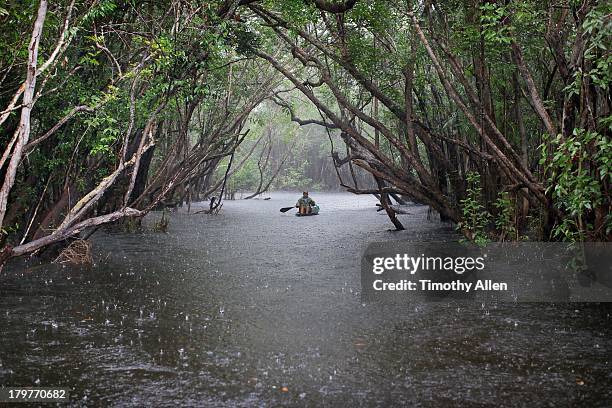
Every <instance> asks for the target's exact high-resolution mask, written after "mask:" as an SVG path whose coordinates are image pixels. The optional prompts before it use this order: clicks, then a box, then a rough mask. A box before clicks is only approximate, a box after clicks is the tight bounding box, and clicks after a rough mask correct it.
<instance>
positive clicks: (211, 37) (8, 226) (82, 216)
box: [0, 0, 277, 263]
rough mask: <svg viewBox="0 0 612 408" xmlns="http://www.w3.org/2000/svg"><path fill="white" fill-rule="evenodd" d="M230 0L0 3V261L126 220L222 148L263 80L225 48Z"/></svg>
mask: <svg viewBox="0 0 612 408" xmlns="http://www.w3.org/2000/svg"><path fill="white" fill-rule="evenodd" d="M238 3H239V2H237V1H233V2H231V1H219V2H212V3H207V4H206V5H200V4H199V3H197V2H191V3H190V2H157V3H146V4H144V3H142V4H138V3H131V2H115V1H103V2H98V1H92V2H82V3H81V2H76V1H71V2H59V3H55V4H53V5H49V4H48V3H47V1H44V0H42V1H40V2H30V3H28V4H27V7H23V5H21V4H14V5H12V4H11V5H9V8H8V9H5V8H3V9H2V11H3V14H2V15H1V16H0V19H2V20H3V28H2V30H0V35H1V36H2V37H1V38H2V39H1V41H2V48H3V53H2V55H3V58H2V62H1V64H2V65H1V66H0V73H1V74H2V78H1V80H2V89H3V93H2V95H1V96H0V101H1V102H2V106H5V107H6V108H3V110H2V113H1V115H2V116H1V117H0V124H1V125H2V129H3V133H2V139H3V143H4V150H3V155H2V161H1V162H0V166H1V167H0V168H1V171H2V179H3V182H2V187H1V189H0V224H1V225H2V241H3V242H4V248H3V249H2V255H1V257H0V263H3V262H5V261H6V260H7V259H8V258H11V257H14V256H19V255H22V254H25V253H29V252H33V251H36V250H38V249H40V248H43V247H45V246H47V245H49V244H51V243H54V242H58V241H62V240H64V239H65V238H67V237H70V236H73V235H77V234H78V233H79V232H81V231H83V230H84V229H86V228H88V227H92V226H97V225H101V224H104V223H108V222H112V221H115V220H118V219H121V218H123V217H126V216H127V217H140V216H142V215H144V214H146V212H148V211H149V210H150V209H151V208H153V207H155V206H156V205H158V203H159V202H160V201H162V200H164V199H166V198H168V197H171V196H172V195H174V194H180V193H182V192H184V191H190V189H192V188H193V186H194V185H198V183H202V180H204V179H206V175H207V174H210V173H212V172H214V169H215V167H216V165H217V164H218V163H219V160H221V159H222V158H223V157H226V156H229V155H232V154H233V152H234V151H235V149H236V148H237V146H238V145H239V144H240V142H241V141H242V140H243V138H244V135H242V129H243V126H244V123H245V121H246V118H247V117H248V115H249V113H250V111H251V110H252V109H253V108H254V107H255V106H257V104H258V103H260V102H261V101H262V100H264V99H265V98H266V97H268V96H269V94H270V92H271V91H272V89H274V88H275V87H276V85H277V79H276V77H277V74H276V73H275V72H274V71H273V70H271V69H266V66H265V64H263V63H261V62H257V61H252V60H245V59H244V58H241V57H240V56H239V54H238V53H237V52H236V49H240V47H242V46H243V44H242V43H243V41H244V38H243V37H241V36H242V35H243V34H244V30H243V29H242V28H241V27H240V25H239V24H238V22H236V21H234V20H233V19H234V18H235V10H236V7H237V6H238ZM5 7H6V6H5ZM32 15H33V17H32ZM32 18H33V19H32ZM32 22H33V26H32V25H31V24H32ZM32 27H33V28H32ZM23 38H28V42H27V43H26V42H25V41H24V40H23ZM5 50H6V51H5ZM41 61H42V62H41ZM181 199H182V196H181Z"/></svg>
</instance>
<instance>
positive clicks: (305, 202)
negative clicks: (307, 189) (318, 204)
mask: <svg viewBox="0 0 612 408" xmlns="http://www.w3.org/2000/svg"><path fill="white" fill-rule="evenodd" d="M307 205H310V206H313V205H315V202H314V200H313V199H312V198H310V197H302V198H300V199H299V200H298V201H297V204H296V206H297V207H302V206H307Z"/></svg>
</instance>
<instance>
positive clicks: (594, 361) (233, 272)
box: [0, 193, 612, 406]
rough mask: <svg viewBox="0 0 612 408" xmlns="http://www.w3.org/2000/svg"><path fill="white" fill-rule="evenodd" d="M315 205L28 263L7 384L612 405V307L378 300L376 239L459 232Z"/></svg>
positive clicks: (383, 400) (136, 393)
mask: <svg viewBox="0 0 612 408" xmlns="http://www.w3.org/2000/svg"><path fill="white" fill-rule="evenodd" d="M313 198H314V199H315V200H316V201H318V203H319V204H320V206H321V214H320V215H319V216H316V217H302V218H298V217H295V216H293V214H292V212H288V213H286V214H281V213H279V211H278V209H279V208H280V207H286V206H290V205H292V204H293V203H294V202H295V200H296V199H297V196H296V195H295V194H287V193H274V194H272V196H271V199H270V200H237V201H227V202H225V204H224V206H223V209H222V212H221V214H219V215H217V216H209V215H204V214H193V213H192V214H187V213H185V212H184V211H182V210H179V211H178V212H175V213H172V214H171V216H170V226H169V230H168V233H167V234H163V233H154V232H137V233H116V232H115V233H111V232H104V231H99V232H98V233H96V235H95V236H94V245H95V252H96V265H95V266H94V267H93V268H91V269H80V268H69V267H61V266H57V265H52V266H48V265H47V266H33V265H25V266H24V265H22V264H19V265H17V264H15V265H11V266H10V267H8V268H7V269H5V270H4V271H3V272H2V273H1V274H0V332H1V335H0V384H1V385H2V386H63V387H69V388H70V389H72V392H71V395H72V405H138V406H174V405H182V406H203V405H206V406H271V405H272V406H274V405H291V406H293V405H298V406H389V405H409V406H453V405H464V406H465V405H468V406H472V405H477V406H533V404H534V402H536V401H544V400H545V401H547V402H549V403H550V405H551V406H557V405H559V406H609V404H610V403H611V401H612V370H611V367H610V357H611V347H612V324H611V323H612V318H611V311H612V308H610V307H608V306H605V305H583V304H562V305H551V304H519V305H515V304H498V305H481V304H478V305H476V304H474V305H471V304H463V305H461V306H457V305H448V304H441V303H440V304H438V303H423V304H412V305H404V306H391V305H380V304H362V302H361V299H360V294H359V292H360V270H359V266H360V255H361V253H362V251H363V250H364V249H365V247H366V246H367V244H368V243H369V242H373V241H385V240H395V239H405V240H411V241H421V240H431V241H443V240H451V239H456V237H455V236H454V233H453V231H452V228H451V227H449V226H445V225H444V224H439V223H434V222H428V221H427V217H426V215H427V209H426V207H418V206H415V207H413V208H412V209H411V214H409V215H403V216H402V221H403V222H404V223H405V225H406V226H407V227H408V230H407V231H405V232H401V233H395V232H390V231H387V230H386V228H389V223H388V222H387V220H386V219H385V216H384V215H383V214H382V213H377V212H376V211H375V207H374V205H375V202H376V201H375V199H374V198H373V197H356V196H353V195H348V194H330V193H325V194H323V193H321V194H313ZM200 208H201V207H199V206H194V207H193V208H192V212H193V211H197V210H198V209H200ZM159 216H160V214H159V213H155V214H152V215H151V216H149V217H148V218H147V219H146V220H145V224H147V225H148V226H150V225H152V224H153V223H154V222H155V220H156V219H158V218H159ZM537 405H539V404H537Z"/></svg>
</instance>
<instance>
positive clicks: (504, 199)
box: [494, 191, 518, 241]
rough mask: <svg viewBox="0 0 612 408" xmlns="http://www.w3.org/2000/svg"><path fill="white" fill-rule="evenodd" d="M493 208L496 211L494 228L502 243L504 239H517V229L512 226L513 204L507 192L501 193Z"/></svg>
mask: <svg viewBox="0 0 612 408" xmlns="http://www.w3.org/2000/svg"><path fill="white" fill-rule="evenodd" d="M494 206H495V208H496V209H497V211H498V214H497V217H496V218H495V227H496V229H497V231H498V233H499V237H500V239H501V240H502V241H504V240H506V239H515V238H518V236H517V229H516V226H515V224H514V210H515V202H514V200H512V199H511V198H510V194H508V192H507V191H502V192H501V193H500V194H499V197H498V198H497V200H496V201H495V204H494Z"/></svg>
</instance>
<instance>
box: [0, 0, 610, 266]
mask: <svg viewBox="0 0 612 408" xmlns="http://www.w3.org/2000/svg"><path fill="white" fill-rule="evenodd" d="M611 12H612V8H611V6H610V4H609V3H608V2H598V1H588V0H583V1H575V0H564V1H561V0H559V1H549V2H536V1H526V0H522V1H512V2H504V3H501V2H489V1H482V2H481V1H471V0H470V1H445V2H435V1H429V0H428V1H424V2H413V1H410V0H408V1H405V0H402V1H395V0H394V1H382V0H371V1H366V0H345V1H333V0H283V1H276V0H217V1H211V2H195V1H189V0H185V1H150V2H134V1H120V0H66V1H57V2H52V3H50V2H48V1H46V0H40V1H20V2H17V1H8V2H6V3H3V5H1V6H0V22H1V28H0V49H1V51H2V52H1V59H0V87H1V92H0V127H1V129H2V132H1V134H0V142H1V144H2V149H1V150H2V153H1V154H2V158H1V160H0V225H1V226H2V238H1V246H2V252H1V255H0V263H3V262H5V261H6V260H7V259H9V258H11V257H14V256H19V255H24V254H27V253H32V252H35V251H38V250H41V249H43V248H45V247H47V246H48V245H51V244H53V243H57V242H62V241H64V240H65V239H66V238H68V237H72V236H77V235H79V234H80V233H82V232H84V231H86V230H90V229H91V228H96V227H98V226H100V225H103V224H106V223H110V222H116V221H118V220H121V219H123V218H125V217H129V218H134V217H135V218H138V217H142V216H143V215H145V214H146V213H147V212H148V211H150V210H151V209H155V208H160V207H166V206H176V205H179V204H181V203H183V202H185V203H187V204H188V205H189V204H190V203H191V202H192V201H195V200H201V199H205V198H207V197H210V196H213V195H214V196H216V197H220V198H219V199H218V200H217V203H216V204H214V205H216V206H218V205H221V201H222V199H223V196H224V195H225V193H226V192H227V191H232V190H234V191H235V190H238V189H246V188H249V189H253V190H256V192H257V193H261V192H263V191H267V190H270V189H274V188H282V187H294V188H301V187H302V186H308V187H310V188H313V187H314V188H316V187H320V188H333V187H341V188H344V189H346V190H348V191H351V192H353V193H356V194H377V195H378V196H379V197H380V201H381V205H382V207H383V208H384V209H385V210H386V212H387V214H388V215H389V219H390V220H391V221H392V222H393V223H394V225H395V227H396V228H397V229H402V228H404V227H405V226H404V225H402V223H401V221H400V220H399V219H398V218H397V217H396V214H395V210H394V207H393V206H392V205H391V204H392V201H391V200H392V198H391V197H392V196H395V197H397V198H399V199H400V200H413V201H416V202H419V203H422V204H427V205H429V206H431V207H432V208H433V209H435V210H436V211H437V212H438V213H439V214H440V218H441V219H442V220H444V221H451V222H454V223H456V224H457V225H459V226H460V229H461V230H462V232H463V233H464V234H465V235H466V236H467V237H468V238H471V239H477V237H483V236H486V237H487V239H518V238H520V237H521V236H523V235H524V234H525V233H527V232H529V233H530V234H531V235H532V236H534V237H536V238H538V239H544V240H549V239H552V240H571V241H576V240H609V238H610V233H611V231H612V217H611V215H610V181H611V178H612V176H611V175H610V161H611V157H612V142H611V141H610V130H611V128H612V118H611V116H610V104H611V102H612V101H611V95H610V76H611V74H610V72H612V71H611V70H610V66H611V65H612V60H611V59H612V56H611V54H610V49H609V45H610V43H611V41H610V40H611V36H612V34H611V32H612V21H611ZM479 214H480V216H479Z"/></svg>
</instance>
